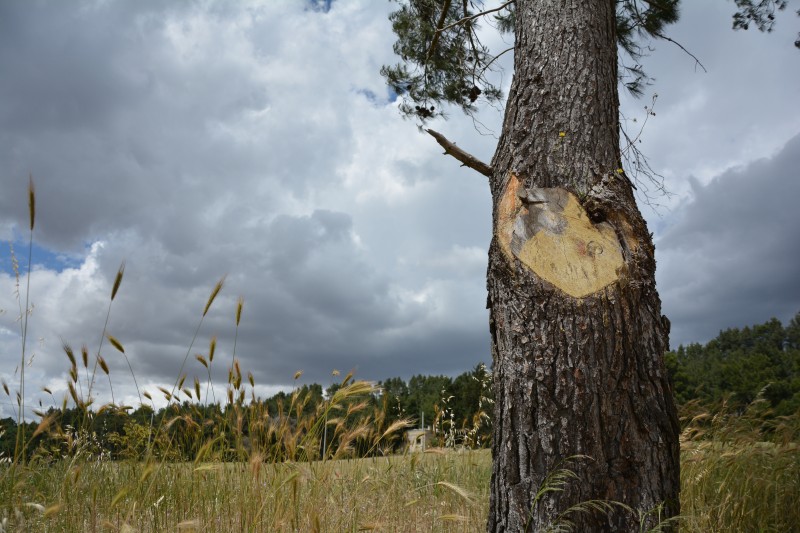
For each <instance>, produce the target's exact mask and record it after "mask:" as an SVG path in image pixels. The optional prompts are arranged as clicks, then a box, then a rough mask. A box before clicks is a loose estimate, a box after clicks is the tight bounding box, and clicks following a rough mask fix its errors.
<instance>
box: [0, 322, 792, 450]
mask: <svg viewBox="0 0 800 533" xmlns="http://www.w3.org/2000/svg"><path fill="white" fill-rule="evenodd" d="M666 365H667V369H668V371H669V374H670V379H671V381H672V385H673V392H674V395H675V400H676V402H677V404H678V405H679V406H685V405H687V404H690V403H697V404H700V405H703V406H705V407H706V408H707V409H709V410H711V411H713V410H714V409H715V408H718V407H721V406H722V405H723V404H724V405H725V407H726V409H728V410H733V411H736V410H744V409H745V408H746V407H747V406H748V405H749V404H751V403H752V402H754V401H756V400H757V399H758V400H763V401H764V402H765V403H766V407H767V411H765V412H766V416H772V417H779V416H791V415H796V414H797V413H800V313H798V314H797V315H796V316H795V317H794V318H793V319H792V320H791V321H790V322H789V324H788V325H787V326H785V327H784V326H783V325H782V324H781V322H780V321H779V320H777V319H774V318H773V319H771V320H769V321H767V322H765V323H764V324H758V325H754V326H751V327H745V328H743V329H737V328H731V329H727V330H725V331H721V332H720V333H719V335H718V336H717V337H716V338H714V339H713V340H711V341H709V342H708V343H706V344H705V345H701V344H697V343H693V344H689V345H687V346H683V345H681V346H679V347H678V349H677V350H674V351H670V352H667V354H666ZM343 386H344V385H342V384H333V385H330V386H329V387H327V388H326V389H324V388H323V386H322V385H320V384H317V383H314V384H311V385H302V386H299V387H297V388H296V389H294V390H293V391H289V392H284V391H281V392H278V393H277V394H275V395H274V396H272V397H270V398H266V399H259V398H252V399H251V401H250V402H248V403H245V402H244V401H243V398H244V395H240V396H239V400H235V401H230V400H229V402H228V403H227V404H220V403H200V402H192V401H184V402H182V403H177V402H173V403H171V404H170V405H169V406H168V407H166V408H163V409H160V410H158V411H154V410H153V409H152V408H151V407H149V406H147V405H142V406H140V407H139V408H138V409H136V410H131V409H128V410H126V411H123V410H120V409H116V408H104V409H101V410H100V411H99V412H89V411H86V410H85V409H79V408H76V407H72V408H67V409H55V408H51V409H49V410H48V411H46V412H45V413H43V415H44V416H43V417H42V419H43V420H44V419H47V423H46V427H44V428H43V427H42V422H41V421H39V422H29V423H28V424H27V428H26V431H25V433H26V434H27V435H28V436H33V437H32V438H29V439H28V442H27V446H26V451H25V453H26V456H32V455H33V454H34V453H36V452H38V453H39V454H44V455H48V456H51V457H56V456H66V455H69V454H70V453H72V452H73V451H74V448H76V447H78V446H82V447H83V450H84V452H87V453H90V454H95V455H97V456H101V455H105V456H107V457H109V458H112V459H118V458H126V457H135V456H137V455H139V456H141V455H143V454H144V453H145V452H146V451H147V450H148V449H150V450H151V451H152V452H153V453H154V454H155V455H157V456H159V455H160V456H161V457H162V458H164V459H172V460H191V459H194V458H196V457H197V454H198V453H199V452H200V448H201V447H202V446H203V445H204V444H205V443H207V442H209V441H215V442H216V443H217V446H216V449H217V450H218V451H219V455H220V457H221V458H223V459H228V460H236V459H239V458H241V457H239V456H240V455H241V454H242V453H244V452H249V451H250V450H252V449H254V448H263V449H269V450H271V451H270V453H278V454H284V455H285V457H293V454H296V453H297V451H296V450H293V449H290V448H291V444H287V445H279V446H276V444H280V442H279V441H280V440H284V441H286V442H287V443H291V442H298V441H299V438H298V436H299V435H301V434H302V433H303V432H308V431H310V430H311V429H312V425H313V424H317V423H318V425H317V426H316V428H317V429H316V431H317V432H318V435H316V437H315V439H314V440H313V443H314V445H313V446H314V447H315V448H318V449H316V450H314V451H313V453H310V454H309V455H307V456H308V457H312V458H313V457H321V456H322V455H323V454H326V455H328V456H331V455H332V454H335V453H336V452H337V451H338V450H339V448H340V447H342V446H347V447H349V448H348V449H349V450H350V451H349V453H350V454H351V455H357V456H363V455H369V454H376V453H387V452H396V451H399V450H401V449H402V447H403V446H404V444H405V443H404V442H403V439H402V431H401V432H397V433H396V434H394V435H393V436H392V438H391V439H387V440H385V441H381V443H380V446H375V444H374V443H375V440H374V439H375V437H374V435H375V434H381V433H382V432H384V431H385V430H386V429H387V428H389V427H390V426H391V425H392V424H397V423H399V422H401V421H404V420H405V421H406V424H407V425H408V426H415V427H418V426H420V425H421V424H422V423H423V421H424V425H425V426H426V427H428V428H430V429H431V430H432V431H433V432H434V435H435V438H436V441H437V442H436V443H437V444H439V445H443V446H445V445H446V446H467V447H471V448H477V447H486V446H488V445H489V443H490V439H491V422H492V421H491V416H492V412H493V407H492V404H493V397H492V386H491V372H490V371H489V370H488V369H487V368H486V366H485V365H483V364H478V365H476V366H475V367H474V368H473V369H472V370H469V371H467V372H464V373H462V374H460V375H458V376H456V377H455V378H451V377H449V376H443V375H438V376H437V375H434V376H425V375H415V376H412V377H411V378H410V379H409V380H408V381H406V380H404V379H402V378H400V377H393V378H389V379H386V380H383V381H380V382H378V383H377V387H376V388H375V389H374V390H372V391H371V392H370V393H364V394H359V395H355V396H348V397H347V398H346V400H345V401H344V402H342V403H341V405H337V406H336V408H335V409H333V410H331V411H329V412H327V414H325V415H321V414H320V413H321V412H322V411H321V410H322V409H324V406H325V402H326V401H327V400H330V398H332V397H333V396H334V395H335V394H336V392H337V391H338V390H340V388H341V387H343ZM321 416H324V417H325V419H324V420H321V421H320V420H317V418H315V417H321ZM267 426H269V427H267ZM367 426H369V427H370V433H371V434H372V435H373V437H371V438H367V437H366V433H365V431H364V430H365V428H366V427H367ZM53 428H58V430H57V431H52V430H51V429H53ZM220 428H222V430H220ZM359 428H360V429H359ZM16 430H17V425H16V421H15V420H14V419H13V418H10V417H9V418H5V419H0V460H2V459H4V458H12V457H13V456H14V447H15V440H16ZM289 434H290V435H293V440H292V439H287V435H289ZM354 435H355V436H354ZM371 439H372V440H371ZM148 447H149V448H148ZM276 450H278V451H276ZM278 458H279V457H278Z"/></svg>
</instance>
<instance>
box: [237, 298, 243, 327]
mask: <svg viewBox="0 0 800 533" xmlns="http://www.w3.org/2000/svg"><path fill="white" fill-rule="evenodd" d="M242 307H244V296H239V299H238V300H237V301H236V327H237V328H238V327H239V322H240V321H241V320H242Z"/></svg>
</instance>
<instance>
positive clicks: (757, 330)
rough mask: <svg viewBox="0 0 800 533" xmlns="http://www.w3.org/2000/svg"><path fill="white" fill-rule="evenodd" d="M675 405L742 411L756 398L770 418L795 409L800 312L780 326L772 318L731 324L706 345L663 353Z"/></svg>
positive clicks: (799, 408)
mask: <svg viewBox="0 0 800 533" xmlns="http://www.w3.org/2000/svg"><path fill="white" fill-rule="evenodd" d="M666 364H667V369H668V371H669V373H670V376H671V378H672V384H673V391H674V394H675V400H676V402H677V403H678V405H684V404H686V403H688V402H691V401H696V402H700V403H702V404H704V405H707V406H711V407H714V406H719V405H721V404H722V402H726V403H727V404H728V407H729V408H733V409H744V408H745V407H746V406H747V405H748V404H750V403H752V402H753V401H754V400H756V399H757V398H762V399H763V400H765V401H766V402H768V404H769V407H770V410H771V412H772V413H773V414H774V415H775V416H789V415H794V414H796V413H798V412H800V313H798V314H797V315H795V316H794V318H792V319H791V321H790V322H789V324H788V325H787V326H786V327H784V326H783V325H782V324H781V322H780V321H779V320H777V319H775V318H773V319H771V320H769V321H767V322H765V323H764V324H758V325H755V326H751V327H745V328H743V329H738V328H731V329H727V330H725V331H721V332H720V334H719V335H718V336H717V337H716V338H715V339H713V340H711V341H709V342H708V343H706V344H705V345H701V344H696V343H695V344H689V345H688V346H683V345H681V346H679V347H678V349H677V350H675V351H671V352H668V353H667V354H666Z"/></svg>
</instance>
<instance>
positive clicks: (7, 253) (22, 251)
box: [0, 239, 84, 276]
mask: <svg viewBox="0 0 800 533" xmlns="http://www.w3.org/2000/svg"><path fill="white" fill-rule="evenodd" d="M12 244H13V248H14V257H15V258H16V261H17V264H18V265H19V274H20V276H24V275H25V273H26V272H27V271H28V243H27V242H25V241H23V240H21V239H18V240H15V241H14V242H13V243H11V242H9V241H2V240H0V272H3V273H6V274H11V275H14V265H13V262H12V256H11V245H12ZM31 259H32V263H33V268H34V269H36V268H37V267H40V268H46V269H48V270H55V271H56V272H62V271H64V270H66V269H68V268H78V267H79V266H80V265H81V263H83V259H84V257H83V256H82V255H77V254H65V253H61V252H54V251H52V250H48V249H47V248H44V247H42V246H39V245H38V244H36V243H35V242H34V243H33V250H32V253H31Z"/></svg>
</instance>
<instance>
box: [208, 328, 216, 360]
mask: <svg viewBox="0 0 800 533" xmlns="http://www.w3.org/2000/svg"><path fill="white" fill-rule="evenodd" d="M216 350H217V336H216V335H214V336H213V337H211V343H210V344H209V346H208V360H209V361H210V362H213V361H214V352H215V351H216Z"/></svg>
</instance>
